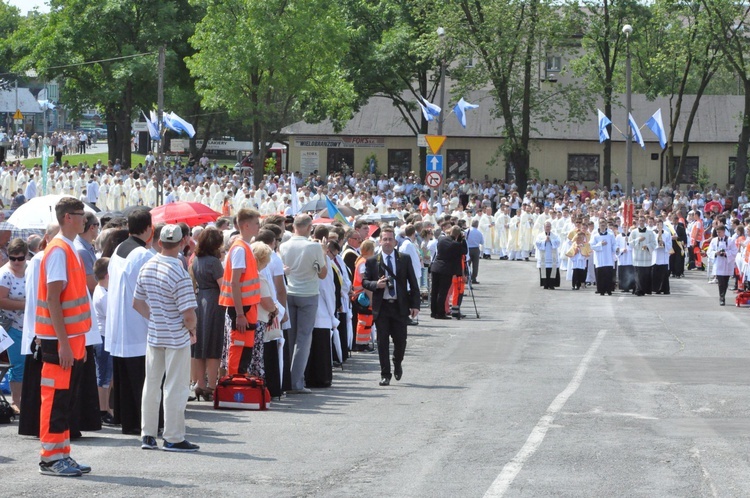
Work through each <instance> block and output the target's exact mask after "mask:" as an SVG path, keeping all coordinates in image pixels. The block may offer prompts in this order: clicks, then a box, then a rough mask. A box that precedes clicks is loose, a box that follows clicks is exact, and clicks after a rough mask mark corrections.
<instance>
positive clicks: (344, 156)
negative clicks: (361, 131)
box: [326, 148, 354, 174]
mask: <svg viewBox="0 0 750 498" xmlns="http://www.w3.org/2000/svg"><path fill="white" fill-rule="evenodd" d="M327 166H328V169H327V170H326V171H327V173H328V174H331V173H341V172H342V171H349V172H352V171H353V170H352V167H353V166H354V149H333V148H331V149H328V164H327Z"/></svg>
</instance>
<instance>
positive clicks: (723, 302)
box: [719, 297, 726, 306]
mask: <svg viewBox="0 0 750 498" xmlns="http://www.w3.org/2000/svg"><path fill="white" fill-rule="evenodd" d="M725 304H726V301H724V298H723V297H722V298H721V299H719V306H724V305H725Z"/></svg>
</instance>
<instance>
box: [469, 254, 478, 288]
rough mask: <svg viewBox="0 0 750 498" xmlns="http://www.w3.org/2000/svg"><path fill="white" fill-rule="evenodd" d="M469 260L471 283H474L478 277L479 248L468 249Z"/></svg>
mask: <svg viewBox="0 0 750 498" xmlns="http://www.w3.org/2000/svg"><path fill="white" fill-rule="evenodd" d="M469 259H470V260H471V281H472V282H476V281H477V277H478V276H479V248H478V247H470V248H469Z"/></svg>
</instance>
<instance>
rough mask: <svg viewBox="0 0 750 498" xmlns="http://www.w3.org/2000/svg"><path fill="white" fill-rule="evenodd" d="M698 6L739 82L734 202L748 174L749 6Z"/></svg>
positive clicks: (726, 1) (718, 0) (707, 0)
mask: <svg viewBox="0 0 750 498" xmlns="http://www.w3.org/2000/svg"><path fill="white" fill-rule="evenodd" d="M701 5H702V6H703V7H704V8H705V10H706V13H707V14H708V26H709V32H710V34H711V37H712V38H713V41H714V43H715V44H716V46H717V47H719V49H720V50H721V51H722V53H723V54H724V56H725V57H726V60H727V62H728V63H729V65H730V66H731V67H732V68H733V69H734V71H735V72H736V74H737V77H738V78H739V79H740V81H741V82H742V87H743V90H744V94H745V103H744V108H743V111H742V126H741V129H740V135H739V138H738V140H737V160H736V163H735V176H734V187H733V188H734V192H733V193H734V196H735V199H736V198H737V197H738V196H739V195H740V193H742V192H743V191H744V190H745V187H746V185H745V183H746V177H747V174H748V167H747V153H748V145H749V143H750V38H748V22H750V4H748V3H746V2H742V1H735V0H701ZM730 181H731V179H730Z"/></svg>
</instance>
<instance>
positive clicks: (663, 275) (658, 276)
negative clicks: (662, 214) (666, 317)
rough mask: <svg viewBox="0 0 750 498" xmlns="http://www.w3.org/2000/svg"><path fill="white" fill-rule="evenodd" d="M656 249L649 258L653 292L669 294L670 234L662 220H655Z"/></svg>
mask: <svg viewBox="0 0 750 498" xmlns="http://www.w3.org/2000/svg"><path fill="white" fill-rule="evenodd" d="M654 235H656V249H654V256H653V259H652V260H651V261H652V262H653V263H654V265H653V266H652V267H651V282H652V285H653V286H654V293H655V294H669V252H670V251H671V250H672V235H671V234H670V232H669V230H667V229H665V228H664V221H663V220H661V219H659V220H657V222H656V229H655V230H654Z"/></svg>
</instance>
